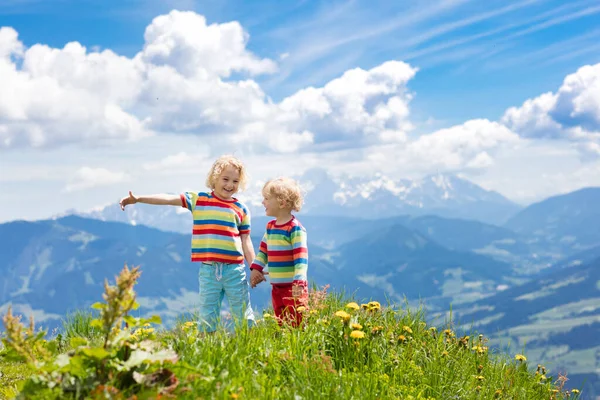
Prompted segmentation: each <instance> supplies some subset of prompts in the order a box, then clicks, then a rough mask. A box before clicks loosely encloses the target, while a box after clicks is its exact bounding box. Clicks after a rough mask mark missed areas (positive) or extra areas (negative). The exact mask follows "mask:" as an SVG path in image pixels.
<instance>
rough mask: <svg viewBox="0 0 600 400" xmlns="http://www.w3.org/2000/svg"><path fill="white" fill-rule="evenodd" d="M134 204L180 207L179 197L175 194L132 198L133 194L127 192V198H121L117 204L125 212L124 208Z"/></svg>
mask: <svg viewBox="0 0 600 400" xmlns="http://www.w3.org/2000/svg"><path fill="white" fill-rule="evenodd" d="M135 203H145V204H155V205H166V206H180V207H181V197H180V196H179V195H176V194H151V195H145V196H134V195H133V193H131V191H129V196H127V197H123V198H122V199H121V201H120V202H119V205H120V206H121V210H125V206H128V205H129V204H135Z"/></svg>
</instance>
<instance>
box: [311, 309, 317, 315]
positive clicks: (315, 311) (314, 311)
mask: <svg viewBox="0 0 600 400" xmlns="http://www.w3.org/2000/svg"><path fill="white" fill-rule="evenodd" d="M316 313H318V311H317V310H310V314H311V315H314V314H316Z"/></svg>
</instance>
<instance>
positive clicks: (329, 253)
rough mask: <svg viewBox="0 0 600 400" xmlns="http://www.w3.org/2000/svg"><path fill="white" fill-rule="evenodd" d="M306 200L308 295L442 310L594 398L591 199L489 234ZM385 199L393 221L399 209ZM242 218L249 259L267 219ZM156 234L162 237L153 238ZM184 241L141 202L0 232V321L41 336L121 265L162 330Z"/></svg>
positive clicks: (539, 207)
mask: <svg viewBox="0 0 600 400" xmlns="http://www.w3.org/2000/svg"><path fill="white" fill-rule="evenodd" d="M312 173H316V172H315V171H313V172H312ZM322 182H323V181H322ZM384 186H385V185H384ZM385 187H386V189H385V190H391V189H389V187H387V186H385ZM436 187H440V186H436ZM453 187H456V185H454V186H453ZM333 188H336V187H335V186H332V189H333ZM378 190H383V189H381V188H379V189H378ZM376 192H377V190H376V191H373V192H371V194H370V195H369V196H367V197H363V200H364V203H362V205H361V204H359V203H360V202H358V203H357V205H355V206H348V207H357V208H356V209H359V208H360V207H364V208H365V209H368V208H369V204H370V206H371V207H372V208H373V207H374V204H376V203H377V201H376V200H377V199H379V201H380V202H381V198H378V197H377V196H376V195H375V196H374V197H371V195H373V193H376ZM316 193H319V194H323V193H324V192H323V191H317V192H315V194H316ZM336 193H338V192H337V191H334V192H333V196H335V195H336ZM309 196H310V192H309V194H308V195H307V207H306V209H305V210H303V212H302V213H300V215H299V219H300V220H301V221H302V223H303V224H304V226H305V227H306V228H307V231H308V238H309V265H310V269H309V276H310V278H311V281H312V282H313V283H314V284H316V285H318V286H322V285H325V284H330V285H331V286H332V287H333V289H335V290H339V291H345V293H350V294H353V295H354V296H355V297H356V299H357V300H359V301H366V300H369V299H377V300H379V301H381V302H385V301H386V300H387V299H390V300H392V301H394V302H402V301H404V299H406V301H408V303H409V305H410V306H411V307H412V306H417V305H418V304H420V303H421V302H423V303H424V304H425V306H426V308H427V310H428V313H430V315H431V318H432V319H433V320H436V319H437V321H438V322H439V321H443V320H444V319H445V318H447V314H446V312H447V311H448V310H449V309H450V307H452V312H453V320H454V321H457V322H456V323H457V324H460V326H462V327H463V328H464V329H469V327H475V328H476V329H477V330H480V331H482V332H485V333H486V334H488V335H491V336H492V337H493V339H494V340H495V343H497V344H498V345H499V346H502V345H506V341H509V340H510V342H511V343H512V346H513V347H514V346H517V347H518V349H514V348H513V349H512V350H515V351H516V350H519V351H522V350H523V347H524V348H525V351H526V354H528V357H529V358H530V359H531V360H532V361H533V360H540V361H541V360H549V361H550V362H551V363H552V364H551V365H550V367H551V368H552V369H553V370H554V371H556V370H557V369H560V368H565V369H566V370H567V371H571V372H570V374H572V375H569V376H570V377H572V379H575V380H576V382H582V384H583V382H584V379H587V381H585V385H587V386H586V390H587V391H588V393H593V392H594V391H596V392H600V391H599V390H598V389H599V388H598V385H599V384H600V376H599V373H598V368H600V358H599V357H598V356H597V354H600V343H599V342H598V339H597V338H598V337H600V335H598V333H599V331H598V329H600V328H599V326H600V314H599V311H598V310H600V295H599V292H600V286H598V285H599V284H598V282H600V277H599V276H598V272H599V271H600V261H599V260H600V229H598V228H597V227H598V226H599V223H600V213H598V211H597V207H594V204H598V202H597V200H598V199H600V188H586V189H583V190H579V191H576V192H573V193H568V194H565V195H560V196H554V197H551V198H549V199H546V200H544V201H541V202H539V203H536V204H532V205H530V206H528V207H526V208H524V209H517V210H516V211H515V212H514V213H513V214H512V215H511V216H507V218H506V222H505V223H502V224H492V223H490V222H482V221H480V220H475V219H465V218H457V217H456V216H452V217H449V216H442V215H439V214H438V215H423V214H420V213H418V212H415V213H412V214H400V213H398V214H396V213H391V212H390V213H387V214H386V215H385V217H384V218H375V216H376V215H377V213H376V212H374V213H372V214H370V215H369V216H368V217H364V216H362V215H361V214H360V213H357V212H349V213H348V215H319V213H318V212H317V211H315V209H314V208H313V209H311V208H310V207H316V209H317V210H320V211H323V212H325V210H326V208H325V203H324V202H325V200H324V199H326V198H327V197H326V196H325V197H323V198H321V200H322V201H323V203H318V201H317V200H319V199H316V198H314V197H313V200H311V199H310V197H309ZM361 196H362V195H361ZM338 197H339V196H338ZM389 197H390V196H384V197H383V198H385V199H388V200H389ZM456 197H460V196H456ZM406 198H408V197H406ZM334 200H335V197H334ZM357 201H358V200H357ZM394 201H395V202H400V203H401V205H400V206H398V208H397V209H398V210H400V209H402V207H405V206H404V205H403V204H404V203H403V200H401V199H399V198H396V199H395V200H394ZM369 202H371V203H369ZM373 202H375V203H373ZM311 204H312V205H311ZM316 204H321V207H317V206H316ZM344 204H348V203H344ZM390 204H391V205H390V206H389V207H392V206H393V203H390ZM488 204H491V203H488ZM334 208H337V209H338V210H339V209H341V208H343V206H340V205H338V206H336V207H334ZM311 210H312V211H311ZM254 215H255V217H253V230H252V240H253V243H254V245H255V247H258V243H259V241H260V238H261V236H262V233H263V229H264V225H265V223H266V221H267V220H268V218H266V217H257V216H256V215H257V214H256V213H255V214H254ZM115 220H119V221H115ZM168 224H170V225H168ZM146 225H154V227H152V226H146ZM165 226H169V227H170V229H168V230H167V229H165V230H160V229H157V227H165ZM190 229H191V217H190V215H189V213H188V211H187V210H185V209H183V208H178V207H156V206H149V205H141V204H138V205H135V206H133V207H128V208H127V209H126V211H125V212H123V211H121V210H120V208H118V205H113V206H110V207H107V208H104V209H102V210H98V211H95V212H94V213H93V214H87V215H85V216H82V215H65V216H61V217H56V218H53V219H49V220H43V221H34V222H26V221H13V222H8V223H4V224H0V237H2V238H3V240H2V241H0V313H3V312H4V311H5V310H6V308H7V307H8V305H9V304H10V305H12V306H13V307H14V308H15V311H16V312H17V313H23V314H26V315H34V317H35V319H36V320H37V321H38V322H39V323H41V324H42V325H43V326H45V327H47V328H50V329H54V328H56V327H58V326H59V324H60V320H61V318H64V316H65V314H66V313H68V312H69V311H72V310H76V309H82V308H86V307H88V306H89V305H90V304H92V303H93V302H95V301H98V300H100V298H101V293H102V290H103V288H102V285H103V282H104V279H106V278H109V279H113V277H114V275H116V274H117V273H118V271H119V270H120V269H121V268H122V267H123V264H124V263H127V264H129V265H140V266H141V269H142V278H141V279H140V282H139V285H138V286H137V287H136V290H137V292H138V295H139V301H140V304H141V307H140V309H139V311H138V312H139V313H140V314H143V315H148V314H154V313H158V314H160V315H161V316H162V317H163V319H165V321H166V322H167V324H169V323H170V322H172V321H173V320H174V319H175V318H177V317H178V316H179V315H180V314H181V313H182V312H193V310H194V308H195V304H196V302H197V296H198V293H197V288H198V284H197V269H196V267H195V265H194V264H193V263H191V262H190V261H189V251H190V250H189V249H190V243H189V242H190V235H189V230H190ZM251 293H252V301H253V304H254V306H255V308H256V309H257V310H262V309H263V308H264V307H267V306H268V304H269V300H270V293H269V285H267V284H261V285H260V286H259V287H258V288H256V289H253V290H252V292H251Z"/></svg>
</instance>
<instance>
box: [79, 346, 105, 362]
mask: <svg viewBox="0 0 600 400" xmlns="http://www.w3.org/2000/svg"><path fill="white" fill-rule="evenodd" d="M81 352H82V353H83V354H84V355H86V356H88V357H90V358H94V359H96V360H104V359H105V358H106V357H108V356H109V355H110V353H109V352H108V351H106V350H104V349H103V348H102V347H88V348H85V349H83V350H82V351H81Z"/></svg>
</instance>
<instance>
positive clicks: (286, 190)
mask: <svg viewBox="0 0 600 400" xmlns="http://www.w3.org/2000/svg"><path fill="white" fill-rule="evenodd" d="M262 194H263V196H264V197H265V198H268V197H271V196H275V198H276V199H277V201H278V202H279V204H281V205H287V206H288V207H289V208H291V209H292V210H294V211H300V210H301V209H302V205H303V203H304V196H303V193H302V188H301V187H300V185H299V184H298V182H296V181H295V180H293V179H291V178H286V177H281V178H276V179H271V180H269V181H267V183H265V185H264V186H263V189H262Z"/></svg>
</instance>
